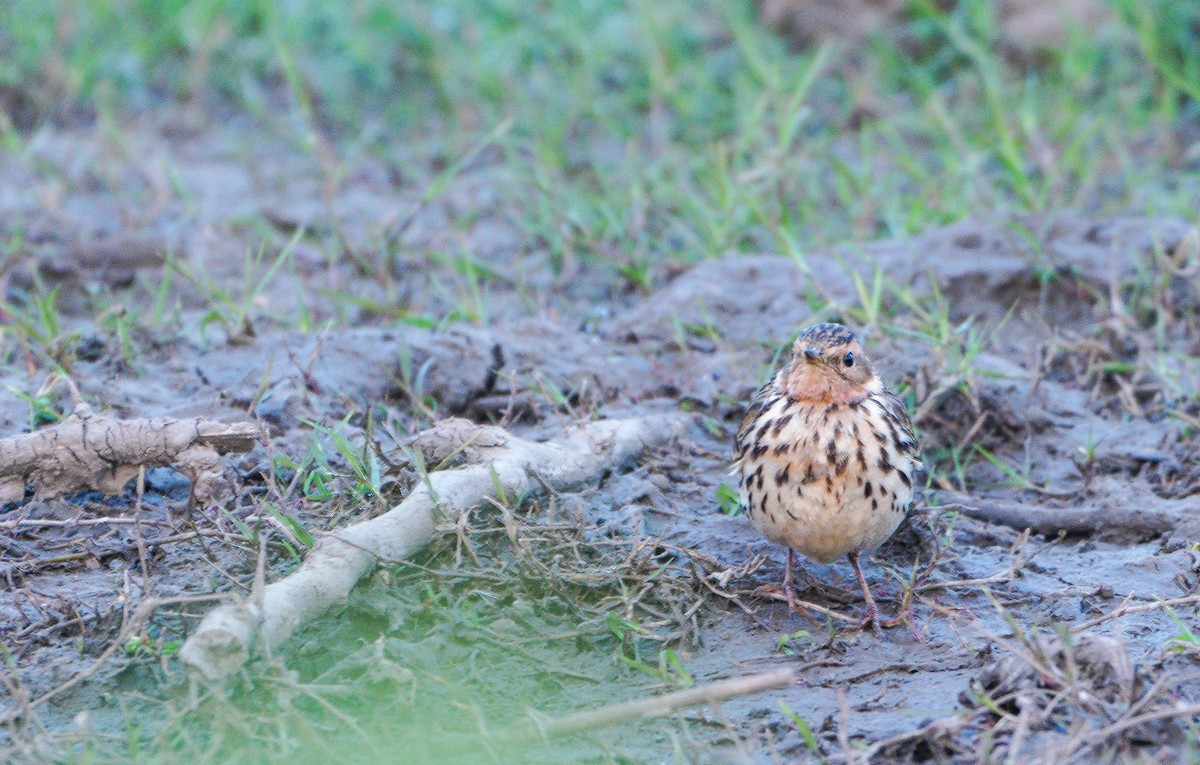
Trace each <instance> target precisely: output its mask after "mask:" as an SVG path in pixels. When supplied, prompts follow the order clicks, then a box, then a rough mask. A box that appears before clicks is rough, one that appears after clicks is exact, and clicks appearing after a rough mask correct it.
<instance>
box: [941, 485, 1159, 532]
mask: <svg viewBox="0 0 1200 765" xmlns="http://www.w3.org/2000/svg"><path fill="white" fill-rule="evenodd" d="M939 497H940V500H941V502H942V504H943V505H946V506H948V507H953V509H955V510H958V511H959V512H961V513H962V514H963V515H966V516H969V517H971V518H975V519H977V520H981V521H988V522H990V523H997V524H1000V525H1002V526H1008V527H1010V528H1013V529H1016V530H1018V531H1024V530H1025V529H1030V530H1031V531H1033V533H1035V534H1040V535H1042V536H1047V537H1054V536H1058V535H1059V534H1067V535H1071V536H1074V535H1081V536H1089V537H1090V536H1098V535H1100V534H1104V533H1112V534H1119V535H1120V536H1121V537H1133V538H1153V537H1156V536H1160V535H1162V534H1167V533H1169V532H1170V531H1171V530H1172V529H1174V528H1175V527H1176V525H1177V524H1178V523H1179V518H1178V517H1177V516H1175V515H1174V514H1172V513H1169V512H1165V511H1163V510H1161V509H1156V508H1152V507H1130V508H1124V507H1112V506H1109V507H1104V508H1097V507H1096V506H1094V505H1082V506H1078V507H1046V506H1042V505H1028V504H1025V503H1023V502H1009V501H1005V500H999V499H986V498H976V497H968V496H966V495H964V494H959V493H957V492H952V491H943V492H939ZM933 509H935V510H936V509H937V508H936V507H934V508H933Z"/></svg>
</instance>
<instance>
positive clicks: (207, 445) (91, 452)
mask: <svg viewBox="0 0 1200 765" xmlns="http://www.w3.org/2000/svg"><path fill="white" fill-rule="evenodd" d="M258 434H259V429H258V426H257V425H255V424H254V423H252V422H239V423H233V424H226V423H223V422H214V421H212V420H207V419H204V418H202V417H196V418H193V419H189V420H174V419H170V418H166V417H159V418H155V419H135V420H116V419H111V418H109V417H105V416H104V415H98V414H95V413H94V412H93V411H92V409H91V407H90V406H88V405H87V404H84V403H82V402H79V403H77V404H76V406H75V411H74V413H72V414H71V416H70V417H68V418H66V419H65V420H63V421H62V422H60V423H58V424H57V425H53V426H51V427H48V428H43V429H42V430H37V431H34V432H33V433H23V434H21V435H17V436H9V437H8V438H4V439H0V505H4V504H8V503H10V502H16V501H19V500H20V499H22V498H23V497H24V496H25V487H26V484H29V483H32V484H33V485H34V486H35V492H34V498H35V499H45V498H47V497H54V496H60V495H63V494H67V493H69V492H73V491H80V490H84V489H98V490H99V491H102V492H104V493H106V494H118V493H120V492H121V490H122V489H123V488H124V487H125V484H127V483H129V480H130V479H131V478H133V477H134V476H136V475H137V474H138V471H139V470H140V469H142V468H143V467H150V466H160V465H174V466H175V467H176V468H177V469H178V470H179V471H180V472H181V473H183V474H185V475H187V476H188V477H189V478H191V479H192V495H193V497H195V498H196V499H197V500H198V501H201V502H204V501H208V500H211V499H216V498H219V497H221V496H223V495H224V494H225V493H226V492H227V491H228V490H229V484H228V482H227V481H226V480H225V478H224V476H223V475H222V473H221V455H222V454H225V453H228V452H248V451H250V449H252V448H253V447H254V443H255V441H256V439H257V437H258Z"/></svg>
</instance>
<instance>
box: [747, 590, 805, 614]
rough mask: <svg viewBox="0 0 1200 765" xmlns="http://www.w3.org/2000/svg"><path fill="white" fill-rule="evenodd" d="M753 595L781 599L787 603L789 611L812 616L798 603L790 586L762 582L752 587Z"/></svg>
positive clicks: (798, 600)
mask: <svg viewBox="0 0 1200 765" xmlns="http://www.w3.org/2000/svg"><path fill="white" fill-rule="evenodd" d="M754 595H755V597H760V598H770V599H771V600H782V601H784V602H786V603H787V605H788V610H789V611H795V612H796V613H798V614H800V615H801V616H812V614H811V613H810V612H809V610H808V609H807V608H805V607H804V606H802V605H800V599H799V598H797V597H796V590H795V589H794V588H792V587H788V586H786V585H782V584H762V585H759V586H758V587H756V588H754Z"/></svg>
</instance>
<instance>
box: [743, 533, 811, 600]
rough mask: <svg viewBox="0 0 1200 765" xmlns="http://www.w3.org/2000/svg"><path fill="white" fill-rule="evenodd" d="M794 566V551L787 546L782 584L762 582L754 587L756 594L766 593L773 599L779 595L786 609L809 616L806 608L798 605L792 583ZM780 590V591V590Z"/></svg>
mask: <svg viewBox="0 0 1200 765" xmlns="http://www.w3.org/2000/svg"><path fill="white" fill-rule="evenodd" d="M795 566H796V553H795V551H794V550H792V548H790V547H789V548H788V555H787V565H786V566H785V567H784V569H783V586H780V585H778V584H764V585H760V586H759V587H758V588H756V589H755V594H757V595H767V596H769V597H771V598H773V599H776V600H777V599H779V597H780V595H782V596H783V599H784V600H786V601H787V604H788V610H789V611H795V612H796V613H798V614H800V615H802V616H809V615H810V614H809V612H808V609H807V608H805V607H804V606H802V605H800V599H799V598H797V597H796V588H795V585H793V583H792V569H793V568H794V567H795ZM781 590H782V592H781Z"/></svg>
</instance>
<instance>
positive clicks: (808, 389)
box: [779, 362, 878, 404]
mask: <svg viewBox="0 0 1200 765" xmlns="http://www.w3.org/2000/svg"><path fill="white" fill-rule="evenodd" d="M780 378H781V379H780V384H779V387H780V388H781V389H782V390H783V392H784V393H786V394H787V395H788V397H789V398H791V399H792V400H794V401H803V402H805V403H809V404H849V403H851V402H854V401H861V400H863V399H864V398H866V397H867V396H869V395H870V394H871V393H872V392H873V389H874V388H876V387H878V378H872V379H870V380H868V381H867V383H866V384H860V383H855V382H851V381H849V380H847V379H845V378H843V377H842V376H841V375H839V374H838V373H836V372H833V371H831V370H829V369H826V368H824V367H821V366H818V365H816V364H807V363H803V362H801V363H799V364H795V365H793V366H791V367H789V368H785V369H784V370H783V372H782V374H781V375H780Z"/></svg>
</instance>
